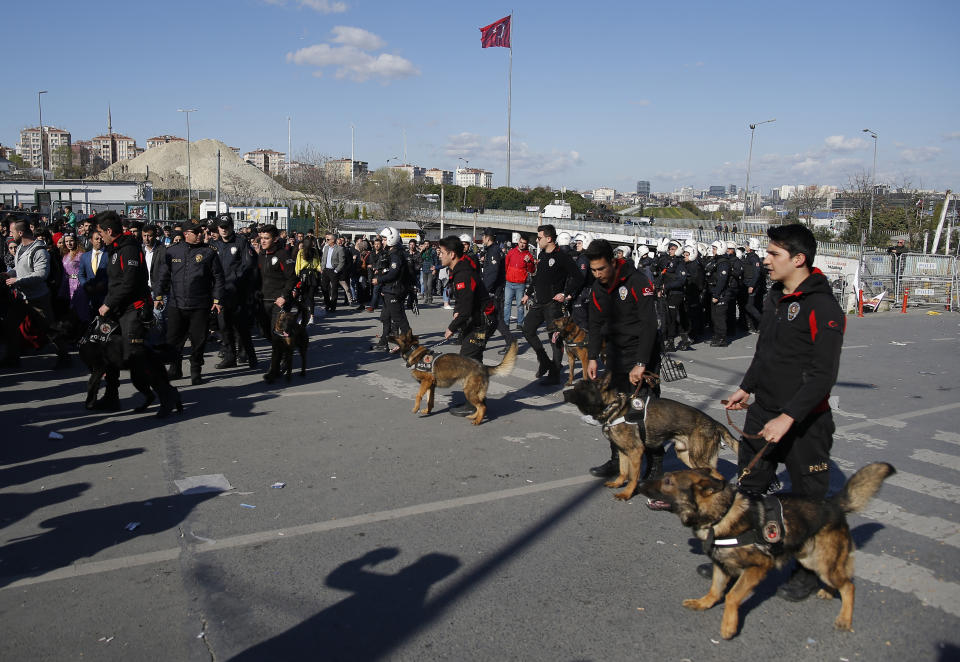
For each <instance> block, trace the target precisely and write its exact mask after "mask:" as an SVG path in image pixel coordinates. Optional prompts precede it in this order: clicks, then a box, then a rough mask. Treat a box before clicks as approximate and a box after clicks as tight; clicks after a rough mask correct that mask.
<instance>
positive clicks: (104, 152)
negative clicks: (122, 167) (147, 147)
mask: <svg viewBox="0 0 960 662" xmlns="http://www.w3.org/2000/svg"><path fill="white" fill-rule="evenodd" d="M90 143H91V145H92V149H93V151H94V152H95V153H96V154H97V155H98V156H99V157H100V158H101V159H103V160H104V161H106V162H107V164H108V165H109V164H111V163H116V162H117V161H123V160H125V159H135V158H136V157H137V155H138V154H139V153H140V150H139V149H138V148H137V141H136V140H134V139H133V138H131V137H130V136H124V135H122V134H119V133H106V134H104V135H102V136H96V137H95V138H92V139H91V140H90Z"/></svg>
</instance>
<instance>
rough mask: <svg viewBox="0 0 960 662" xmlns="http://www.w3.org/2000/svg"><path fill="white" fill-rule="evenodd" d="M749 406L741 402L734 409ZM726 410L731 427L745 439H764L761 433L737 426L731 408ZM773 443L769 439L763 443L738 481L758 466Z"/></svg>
mask: <svg viewBox="0 0 960 662" xmlns="http://www.w3.org/2000/svg"><path fill="white" fill-rule="evenodd" d="M728 403H729V400H721V401H720V404H723V405H726V404H728ZM748 408H749V405H747V406H744V405H743V404H741V403H737V405H736V406H735V407H733V409H735V410H737V411H741V410H744V409H748ZM724 411H726V413H727V423H729V424H730V427H732V428H733V429H734V430H736V431H737V432H739V433H740V434H741V435H742V436H743V437H744V438H745V439H763V437H762V436H761V435H759V434H748V433H746V432H744V431H743V430H741V429H740V428H738V427H737V426H736V424H735V423H734V422H733V419H732V418H730V410H729V409H725V410H724ZM772 445H773V443H772V442H769V441H768V442H767V443H765V444H764V445H763V448H761V449H760V452H759V453H757V454H756V455H754V456H753V459H752V460H750V463H749V464H748V465H747V466H746V468H744V470H743V471H742V472H740V476H739V477H738V478H737V481H738V482H739V481H742V480H743V479H744V478H746V477H747V476H749V475H750V472H751V471H753V468H754V467H755V466H757V462H759V461H760V458H761V457H763V454H764V453H766V452H767V449H768V448H770V447H771V446H772Z"/></svg>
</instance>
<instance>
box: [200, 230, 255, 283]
mask: <svg viewBox="0 0 960 662" xmlns="http://www.w3.org/2000/svg"><path fill="white" fill-rule="evenodd" d="M210 246H212V247H213V249H214V250H216V251H217V258H218V259H219V260H220V266H221V267H223V292H224V296H225V297H231V296H233V295H235V294H237V293H239V292H245V291H249V289H248V288H249V287H250V286H251V284H252V282H253V280H254V274H255V272H256V270H257V254H256V253H255V252H254V251H253V249H252V248H250V242H249V240H248V239H247V238H246V237H245V236H244V235H242V234H236V233H234V234H233V235H231V237H230V239H226V240H224V239H214V240H213V241H212V242H210Z"/></svg>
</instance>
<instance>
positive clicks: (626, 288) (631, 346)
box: [586, 239, 661, 477]
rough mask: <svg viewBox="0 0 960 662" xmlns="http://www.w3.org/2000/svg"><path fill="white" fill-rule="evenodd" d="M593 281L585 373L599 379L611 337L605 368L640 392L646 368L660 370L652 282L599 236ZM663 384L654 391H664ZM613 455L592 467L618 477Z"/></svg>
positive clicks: (592, 250) (592, 254)
mask: <svg viewBox="0 0 960 662" xmlns="http://www.w3.org/2000/svg"><path fill="white" fill-rule="evenodd" d="M586 253H587V257H588V259H589V260H590V271H591V272H593V276H594V278H595V279H596V280H594V282H593V290H592V293H591V294H592V297H591V298H592V300H591V309H590V331H589V340H588V343H589V345H588V350H587V352H588V356H589V361H588V362H587V369H586V375H587V377H588V378H589V379H596V378H597V368H598V365H597V359H598V358H599V356H600V350H601V348H602V346H603V341H604V339H606V341H607V346H606V352H607V357H606V368H607V370H609V371H610V373H611V382H610V384H611V386H613V387H614V388H616V389H618V390H620V391H623V392H626V393H633V392H634V390H636V387H637V385H638V384H639V383H640V380H641V379H643V374H644V372H646V371H648V370H649V371H650V372H653V373H657V372H659V371H660V350H661V346H660V340H659V336H658V333H657V311H656V308H655V299H656V295H655V288H654V284H653V281H652V280H651V279H650V278H649V277H648V276H647V275H646V273H644V272H642V271H637V270H636V269H635V268H634V266H633V262H631V261H630V260H624V259H614V257H613V247H612V246H611V245H610V243H609V242H608V241H607V240H605V239H595V240H594V241H592V242H591V243H590V246H589V248H587V250H586ZM658 389H659V387H657V389H654V394H655V395H659V390H658ZM610 453H611V455H610V459H609V460H608V461H607V462H604V463H603V464H601V465H600V466H597V467H593V468H591V469H590V473H591V474H593V475H594V476H597V477H608V476H615V475H616V474H617V472H618V471H619V467H620V462H619V453H618V451H617V448H616V446H614V445H613V444H612V443H611V444H610Z"/></svg>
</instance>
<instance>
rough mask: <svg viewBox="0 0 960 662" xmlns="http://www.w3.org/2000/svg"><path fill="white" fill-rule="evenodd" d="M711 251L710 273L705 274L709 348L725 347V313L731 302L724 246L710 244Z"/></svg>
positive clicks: (717, 242) (727, 263)
mask: <svg viewBox="0 0 960 662" xmlns="http://www.w3.org/2000/svg"><path fill="white" fill-rule="evenodd" d="M710 246H711V249H712V250H713V260H711V262H710V271H709V272H708V274H707V285H708V288H709V291H710V321H711V324H712V325H713V339H712V340H711V341H710V346H711V347H726V346H727V344H728V341H727V311H728V309H729V307H730V301H731V300H732V297H731V292H730V261H729V260H727V255H726V253H725V249H726V246H725V245H724V243H723V242H722V241H719V240H718V241H715V242H713V243H712V244H710Z"/></svg>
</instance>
